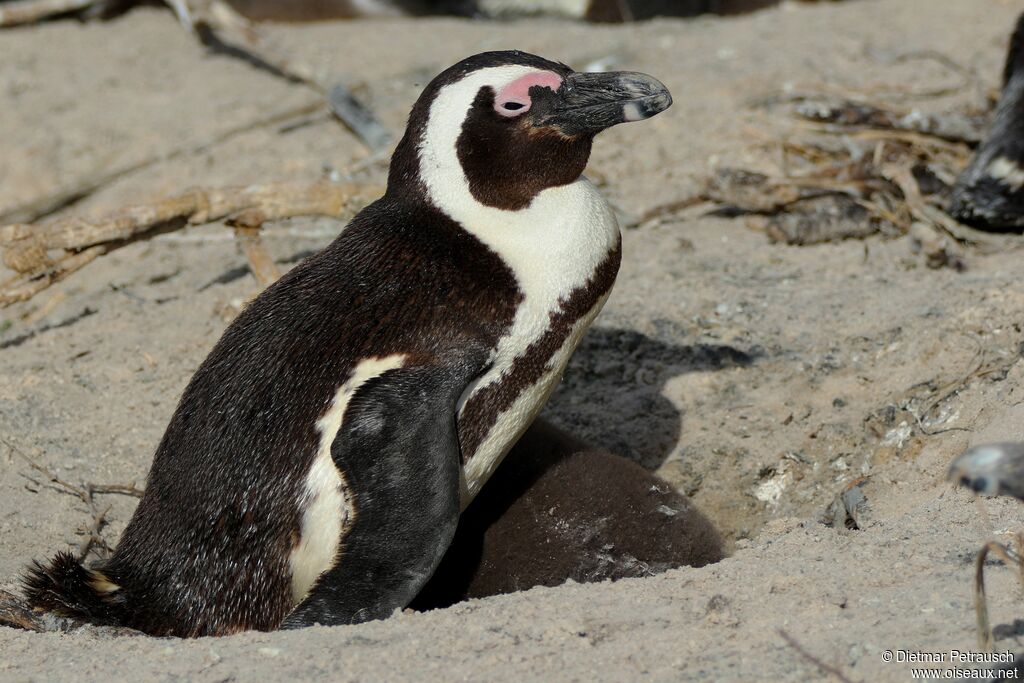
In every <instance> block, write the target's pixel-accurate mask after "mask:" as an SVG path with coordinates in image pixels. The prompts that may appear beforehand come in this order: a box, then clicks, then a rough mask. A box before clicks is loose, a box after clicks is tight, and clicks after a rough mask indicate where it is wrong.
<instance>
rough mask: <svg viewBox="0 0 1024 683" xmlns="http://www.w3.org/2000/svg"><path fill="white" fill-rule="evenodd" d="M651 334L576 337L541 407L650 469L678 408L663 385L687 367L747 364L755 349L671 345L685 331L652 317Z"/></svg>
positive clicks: (673, 440)
mask: <svg viewBox="0 0 1024 683" xmlns="http://www.w3.org/2000/svg"><path fill="white" fill-rule="evenodd" d="M653 327H654V332H653V335H646V334H643V333H641V332H637V331H636V330H629V329H620V328H608V327H597V328H591V329H590V330H589V331H588V332H587V334H586V336H584V338H583V340H582V342H581V343H580V346H579V348H578V349H577V350H576V353H575V354H574V355H573V357H572V359H571V360H570V362H569V365H568V367H567V368H566V371H565V376H564V377H563V379H562V383H561V385H560V386H559V388H558V390H557V391H556V392H555V393H554V394H553V395H552V397H551V400H550V401H549V402H548V405H547V407H546V409H545V411H544V414H545V416H547V417H550V418H551V419H552V421H553V422H555V423H557V424H560V425H563V426H565V427H566V428H568V429H569V430H570V431H572V433H573V434H576V435H578V436H580V437H581V438H583V439H584V440H586V441H587V442H589V443H591V444H594V445H597V446H600V447H601V448H603V449H607V450H609V451H611V452H613V453H616V454H618V455H621V456H624V457H627V458H629V459H630V460H633V461H634V462H636V463H638V464H640V465H641V466H643V467H644V468H645V469H648V470H656V469H658V468H659V467H661V465H662V464H664V462H665V460H666V459H667V458H668V456H669V455H670V454H671V453H672V451H673V449H674V448H675V447H676V444H678V443H679V438H680V435H681V434H682V430H683V417H684V416H683V414H682V413H681V412H680V410H679V409H678V408H677V407H676V406H675V405H674V404H673V403H672V402H671V401H670V400H668V399H667V398H665V396H663V392H664V389H665V385H666V384H667V383H668V382H669V381H670V380H672V379H673V378H675V377H678V376H680V375H684V374H688V373H691V372H707V371H714V370H722V369H725V368H732V367H747V366H749V365H752V364H753V363H754V362H756V360H757V359H758V358H760V357H761V356H762V355H763V350H762V349H760V348H759V347H754V348H751V349H740V348H737V347H735V346H730V345H727V344H708V343H695V344H679V343H677V342H678V340H679V339H685V338H687V337H691V336H692V333H691V332H689V331H687V330H684V329H682V328H680V326H679V325H678V324H677V323H674V322H673V321H669V320H655V321H654V324H653Z"/></svg>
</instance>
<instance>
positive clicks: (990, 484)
mask: <svg viewBox="0 0 1024 683" xmlns="http://www.w3.org/2000/svg"><path fill="white" fill-rule="evenodd" d="M948 478H949V480H950V481H954V482H956V483H958V484H960V485H961V486H966V487H967V488H969V489H971V490H972V491H976V492H978V493H981V494H983V495H986V496H1012V497H1013V498H1017V499H1018V500H1024V443H1015V442H1003V443H990V444H983V445H980V446H974V447H973V448H969V449H967V450H966V451H964V452H963V453H961V454H960V455H958V456H957V457H956V458H955V459H954V460H953V462H952V463H951V464H950V466H949V474H948Z"/></svg>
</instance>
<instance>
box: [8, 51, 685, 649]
mask: <svg viewBox="0 0 1024 683" xmlns="http://www.w3.org/2000/svg"><path fill="white" fill-rule="evenodd" d="M670 103H671V98H670V97H669V96H668V93H667V91H666V90H665V89H664V86H662V85H661V84H660V83H658V82H657V81H655V80H654V79H651V78H649V77H647V76H643V75H641V74H628V73H620V74H577V73H575V72H572V71H571V70H570V69H569V68H568V67H566V66H564V65H561V64H557V63H554V62H550V61H547V60H544V59H541V58H539V57H535V56H532V55H527V54H524V53H521V52H498V53H484V54H481V55H476V56H475V57H471V58H469V59H467V60H464V61H463V62H460V63H459V64H457V65H455V66H454V67H452V68H450V69H448V70H447V71H445V72H443V73H442V74H441V75H440V76H438V77H437V78H436V79H435V80H434V81H432V82H431V83H430V85H428V86H427V88H426V89H425V90H424V92H423V94H422V95H421V96H420V98H419V100H418V101H417V103H416V105H415V106H414V107H413V110H412V113H411V115H410V118H409V125H408V128H407V131H406V134H405V137H404V138H403V139H402V141H401V142H400V143H399V145H398V147H397V149H396V150H395V154H394V157H393V159H392V163H391V170H390V175H389V179H388V188H387V191H386V193H385V195H384V197H383V198H381V199H380V200H378V201H377V202H375V203H373V204H371V205H370V206H368V207H367V208H366V209H364V210H363V211H362V212H360V213H359V214H358V215H357V216H356V217H355V218H354V219H353V220H352V222H351V224H350V225H349V226H348V227H347V228H346V229H345V230H344V231H343V232H342V234H341V235H340V236H339V237H338V238H337V239H336V240H335V241H334V242H333V243H332V244H331V245H329V246H328V247H327V248H326V249H324V251H322V252H321V253H319V254H317V255H316V256H314V257H312V258H310V259H308V260H306V261H304V262H303V263H301V264H300V265H298V266H296V267H295V268H294V269H293V270H292V271H290V272H289V273H288V274H286V275H285V276H284V277H283V278H281V279H280V280H279V281H278V282H276V283H275V284H273V285H272V286H270V287H269V288H267V289H266V290H265V291H264V292H263V293H262V294H261V295H260V296H259V297H258V298H257V299H256V300H255V301H253V302H252V304H250V306H249V307H248V308H247V309H246V310H245V311H243V313H242V314H241V315H240V316H239V317H238V318H237V319H236V320H235V321H234V322H233V323H232V324H231V326H230V327H229V328H228V329H227V331H226V332H225V333H224V335H223V337H222V338H221V340H220V341H219V342H218V343H217V345H216V346H215V347H214V349H213V351H212V352H211V353H210V355H209V357H208V358H207V359H206V360H205V361H204V362H203V364H202V365H201V366H200V368H199V369H198V371H197V372H196V374H195V376H194V377H193V378H192V381H191V382H190V383H189V385H188V387H187V388H186V389H185V392H184V394H183V395H182V398H181V401H180V403H179V405H178V408H177V410H176V412H175V414H174V416H173V417H172V418H171V422H170V424H169V426H168V428H167V431H166V433H165V435H164V437H163V439H162V440H161V443H160V445H159V447H158V449H157V452H156V456H155V458H154V461H153V466H152V468H151V470H150V474H149V479H148V483H147V486H146V493H145V495H144V497H143V498H142V500H141V502H140V503H139V506H138V508H137V510H136V512H135V514H134V516H133V518H132V520H131V521H130V523H129V524H128V526H127V528H126V529H125V532H124V534H123V536H122V538H121V540H120V542H119V544H118V546H117V548H116V550H115V551H114V553H113V555H112V557H111V558H110V559H109V560H107V561H105V562H103V563H102V564H100V565H97V566H93V567H89V568H86V567H82V566H80V565H79V564H77V563H76V562H75V561H74V560H73V559H72V558H71V556H70V555H68V554H66V553H65V554H61V555H58V556H57V558H55V559H54V560H53V561H52V562H51V563H50V564H48V565H46V566H43V565H38V564H37V565H36V566H35V567H34V568H33V569H32V570H30V572H29V575H28V576H27V577H26V587H27V594H28V597H29V599H30V601H31V602H32V604H33V605H34V606H36V607H37V608H41V609H48V610H54V611H57V612H60V613H63V614H66V615H69V616H74V617H79V618H84V619H86V620H89V621H93V622H96V623H105V624H118V625H123V626H129V627H132V628H136V629H139V630H142V631H144V632H147V633H151V634H157V635H177V636H203V635H221V634H227V633H233V632H238V631H242V630H247V629H259V630H270V629H275V628H278V627H281V626H284V627H301V626H306V625H311V624H315V623H321V624H339V623H355V622H361V621H366V620H369V619H377V618H383V617H386V616H388V615H390V614H391V613H392V612H393V611H394V610H395V609H398V608H401V607H403V606H405V605H406V604H408V602H409V601H411V600H412V599H413V598H414V597H415V595H416V594H417V593H418V592H419V590H420V589H421V588H422V586H423V585H424V584H425V583H426V582H427V580H428V579H429V578H430V576H431V575H432V574H433V572H434V570H435V568H436V567H437V564H438V562H439V561H440V560H441V557H442V555H443V554H444V552H445V550H446V548H447V546H448V545H449V543H450V542H451V539H452V537H453V535H454V533H455V528H456V524H457V522H458V518H459V513H460V509H461V508H462V507H464V506H465V505H466V504H468V503H469V502H470V500H472V498H473V496H474V495H475V494H476V492H477V491H479V490H480V488H481V487H482V486H483V484H484V483H485V482H486V480H487V478H488V477H489V476H490V474H491V473H492V472H493V471H494V469H495V468H496V467H497V465H498V464H499V463H500V461H501V459H502V458H503V457H504V455H505V453H507V451H508V450H509V448H511V446H512V445H513V444H514V443H515V441H516V440H517V439H518V438H519V436H520V435H521V434H522V433H523V431H524V430H525V429H526V427H527V426H528V425H529V424H530V422H532V420H533V418H534V416H535V415H536V413H537V411H539V410H540V408H541V406H542V405H543V403H544V402H545V400H546V399H547V396H548V394H549V393H550V391H551V390H552V389H553V387H554V384H555V382H556V381H557V379H558V377H559V376H560V374H561V372H562V370H563V369H564V366H565V363H566V362H567V360H568V357H569V355H570V354H571V353H572V351H573V349H574V348H575V345H576V343H578V341H579V337H580V336H581V335H582V333H583V331H584V330H585V329H586V327H587V326H588V325H589V324H590V322H591V321H592V320H593V318H594V316H596V314H597V312H598V311H599V310H600V308H601V305H602V304H603V302H604V300H605V298H606V297H607V295H608V292H609V290H610V288H611V286H612V283H613V281H614V278H615V274H616V271H617V269H618V264H619V253H620V252H619V234H618V226H617V225H616V223H615V220H614V216H613V214H612V213H611V211H610V209H609V208H608V205H607V203H606V202H604V200H603V199H602V198H601V197H600V195H599V194H598V193H597V191H596V190H595V189H594V187H593V186H592V185H591V184H590V183H589V182H588V181H587V180H586V179H585V178H582V177H581V176H580V174H581V173H582V171H583V168H584V166H585V165H586V161H587V158H588V155H589V152H590V146H591V141H592V139H593V136H594V135H596V134H597V133H598V132H600V131H601V130H603V129H605V128H607V127H609V126H611V125H614V124H616V123H620V122H623V121H632V120H639V119H642V118H647V117H649V116H652V115H654V114H656V113H658V112H659V111H661V110H663V109H665V108H666V107H667V106H668V105H669V104H670ZM524 148H526V149H524ZM531 150H532V151H531ZM481 159H490V160H491V163H490V164H485V163H481V161H480V160H481ZM495 178H500V179H503V183H504V184H502V183H496V182H495V181H494V179H495ZM531 193H532V194H531Z"/></svg>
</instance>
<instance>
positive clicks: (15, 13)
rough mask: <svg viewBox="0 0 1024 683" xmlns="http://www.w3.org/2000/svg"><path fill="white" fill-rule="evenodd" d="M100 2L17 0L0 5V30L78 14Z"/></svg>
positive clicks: (81, 0) (96, 0)
mask: <svg viewBox="0 0 1024 683" xmlns="http://www.w3.org/2000/svg"><path fill="white" fill-rule="evenodd" d="M99 2H101V0H19V1H18V2H6V3H4V4H2V5H0V28H8V27H10V26H21V25H23V24H34V23H35V22H37V21H41V20H43V19H47V18H49V17H53V16H57V15H59V14H70V13H71V12H78V11H81V10H83V9H86V8H87V7H90V6H92V5H96V4H98V3H99Z"/></svg>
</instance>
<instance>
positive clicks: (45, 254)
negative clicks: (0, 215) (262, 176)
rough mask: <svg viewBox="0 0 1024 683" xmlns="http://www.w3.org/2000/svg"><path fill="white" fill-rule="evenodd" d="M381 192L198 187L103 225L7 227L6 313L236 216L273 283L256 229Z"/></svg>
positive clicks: (3, 239)
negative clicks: (136, 244)
mask: <svg viewBox="0 0 1024 683" xmlns="http://www.w3.org/2000/svg"><path fill="white" fill-rule="evenodd" d="M379 189H380V188H377V187H374V186H365V187H363V186H358V185H354V184H346V185H338V184H335V183H330V182H326V181H321V182H316V183H305V184H300V183H267V184H265V185H249V186H246V187H226V188H214V189H193V190H189V191H187V192H185V193H183V194H180V195H177V196H174V197H169V198H166V199H162V200H159V201H157V202H154V203H151V204H142V205H138V206H132V207H127V208H124V209H120V210H118V211H114V212H113V213H110V214H108V215H106V216H103V217H100V218H97V219H88V218H82V217H78V216H71V217H68V218H62V219H58V220H55V221H52V222H50V223H47V224H45V225H28V224H16V225H8V226H6V227H3V228H0V247H3V250H4V251H3V259H4V263H5V265H6V266H7V267H8V268H11V269H12V270H14V271H16V272H17V275H15V276H14V277H13V278H11V279H9V280H8V281H6V282H3V283H0V308H3V307H4V306H8V305H10V304H12V303H15V302H17V301H25V300H27V299H29V298H31V297H32V296H34V295H35V294H38V293H39V292H41V291H42V290H44V289H46V288H47V287H49V286H50V285H51V284H53V283H54V282H58V281H59V280H62V279H64V278H66V277H67V276H68V275H70V274H71V273H73V272H75V271H76V270H79V269H81V268H82V267H84V266H85V265H87V264H88V263H90V262H91V261H93V260H95V259H96V258H97V257H99V256H100V255H102V254H105V253H108V252H110V251H113V250H115V249H118V248H120V247H122V246H125V245H126V244H130V243H131V242H132V241H134V240H138V239H145V238H148V237H152V236H153V235H154V234H157V233H158V232H160V231H161V230H163V231H165V232H166V231H167V230H169V229H177V228H180V227H183V226H184V225H198V224H202V223H210V222H212V221H216V220H220V219H222V218H226V217H230V216H233V215H236V214H241V216H240V218H239V221H241V223H242V224H243V231H248V232H245V233H244V234H243V248H244V249H245V251H246V253H247V255H248V256H249V258H250V262H251V263H252V265H253V270H254V272H255V273H256V275H257V277H258V278H259V279H260V280H261V281H273V280H274V279H276V277H277V276H276V275H275V271H276V266H274V265H273V261H272V259H270V256H269V255H268V254H266V252H265V249H264V248H263V245H262V243H261V241H260V239H259V235H258V234H257V231H256V229H255V227H252V226H259V225H261V224H262V223H263V222H265V221H268V220H275V219H279V218H290V217H293V216H310V215H314V216H315V215H319V216H332V217H337V216H340V215H341V214H342V212H343V211H344V210H345V208H346V207H347V206H348V205H349V204H350V203H351V201H352V200H353V198H355V197H357V196H365V195H366V194H369V193H370V192H375V191H377V190H379ZM52 250H64V254H63V255H62V256H60V257H57V258H51V257H50V255H49V254H50V252H51V251H52Z"/></svg>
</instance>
